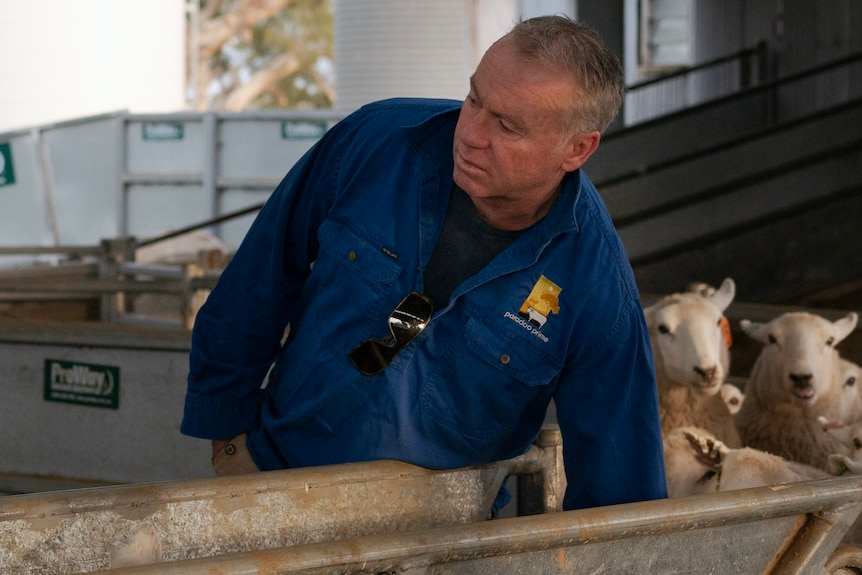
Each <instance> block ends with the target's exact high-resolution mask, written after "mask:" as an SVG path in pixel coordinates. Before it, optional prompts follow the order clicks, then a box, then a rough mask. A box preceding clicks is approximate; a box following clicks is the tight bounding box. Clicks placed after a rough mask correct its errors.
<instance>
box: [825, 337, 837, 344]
mask: <svg viewBox="0 0 862 575" xmlns="http://www.w3.org/2000/svg"><path fill="white" fill-rule="evenodd" d="M833 343H835V338H834V337H831V336H830V337H829V339H827V340H826V345H828V346H831V345H832V344H833Z"/></svg>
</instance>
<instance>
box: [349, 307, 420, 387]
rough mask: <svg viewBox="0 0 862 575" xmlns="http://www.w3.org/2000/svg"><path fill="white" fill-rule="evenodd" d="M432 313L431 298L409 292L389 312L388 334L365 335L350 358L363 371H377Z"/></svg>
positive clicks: (413, 336) (383, 366)
mask: <svg viewBox="0 0 862 575" xmlns="http://www.w3.org/2000/svg"><path fill="white" fill-rule="evenodd" d="M433 314H434V302H432V301H431V298H429V297H428V296H426V295H424V294H421V293H419V292H417V291H412V292H410V293H409V294H407V297H405V298H404V299H403V300H401V303H399V304H398V305H397V306H395V309H394V310H392V313H391V314H389V320H388V322H389V335H388V336H387V337H386V338H384V339H366V340H365V341H363V342H362V343H360V344H359V345H357V346H356V347H355V348H354V349H353V351H351V352H350V361H351V362H353V365H354V366H356V369H358V370H359V373H361V374H362V375H375V374H378V373H380V372H381V371H383V370H384V369H386V366H387V365H389V364H390V363H392V360H393V359H395V355H396V354H397V353H398V352H399V351H401V348H403V347H404V346H406V345H407V344H408V343H410V342H411V341H413V338H415V337H416V336H417V335H419V332H421V331H422V330H423V329H425V326H426V325H428V322H429V321H431V316H432V315H433Z"/></svg>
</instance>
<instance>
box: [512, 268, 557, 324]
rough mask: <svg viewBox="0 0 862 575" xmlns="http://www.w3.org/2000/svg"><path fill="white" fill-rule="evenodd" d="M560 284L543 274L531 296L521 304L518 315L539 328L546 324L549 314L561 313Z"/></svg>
mask: <svg viewBox="0 0 862 575" xmlns="http://www.w3.org/2000/svg"><path fill="white" fill-rule="evenodd" d="M561 291H563V290H562V289H561V288H560V286H558V285H557V284H555V283H554V282H552V281H551V280H549V279H548V278H546V277H545V276H542V277H540V278H539V281H537V282H536V285H534V286H533V290H532V291H531V292H530V296H529V297H528V298H527V299H526V300H525V301H524V303H523V304H522V305H521V309H519V310H518V315H520V316H521V317H523V318H524V319H526V320H527V321H529V322H530V323H531V324H533V325H535V326H536V327H538V328H541V327H542V326H544V325H545V322H546V321H548V316H549V315H551V314H552V313H560V292H561Z"/></svg>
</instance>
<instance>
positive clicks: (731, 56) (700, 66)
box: [626, 42, 766, 93]
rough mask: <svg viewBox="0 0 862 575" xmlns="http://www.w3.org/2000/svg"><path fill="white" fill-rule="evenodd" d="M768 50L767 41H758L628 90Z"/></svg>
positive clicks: (643, 82) (638, 83) (631, 86)
mask: <svg viewBox="0 0 862 575" xmlns="http://www.w3.org/2000/svg"><path fill="white" fill-rule="evenodd" d="M765 50H766V42H758V43H757V45H755V46H752V47H750V48H743V49H742V50H739V51H738V52H734V53H732V54H727V55H725V56H719V57H718V58H714V59H712V60H707V61H705V62H701V63H700V64H695V65H694V66H688V67H686V68H683V69H681V70H675V71H673V72H669V73H667V74H662V75H661V76H657V77H655V78H650V79H649V80H644V81H642V82H636V83H634V84H630V85H628V86H626V92H627V93H628V92H631V91H634V90H639V89H641V88H646V87H647V86H651V85H653V84H660V83H662V82H666V81H668V80H673V79H674V78H680V77H684V76H688V75H689V74H691V73H693V72H699V71H701V70H706V69H708V68H713V67H715V66H718V65H720V64H725V63H727V62H733V61H735V60H739V61H740V62H742V61H743V58H746V57H748V56H756V55H761V54H763V53H764V52H765Z"/></svg>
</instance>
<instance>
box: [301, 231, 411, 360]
mask: <svg viewBox="0 0 862 575" xmlns="http://www.w3.org/2000/svg"><path fill="white" fill-rule="evenodd" d="M318 239H319V240H320V251H319V252H318V254H317V259H316V261H315V263H314V268H313V269H312V272H311V275H310V276H309V282H308V283H307V284H306V289H308V290H311V292H312V293H309V294H308V297H309V298H310V299H311V300H313V301H314V305H315V309H316V310H320V313H319V314H318V316H319V318H323V317H325V318H326V322H325V324H322V325H318V326H317V328H316V329H317V330H319V333H321V334H323V336H324V338H325V339H326V341H327V343H328V344H329V345H330V346H331V347H332V348H333V350H335V351H337V352H338V353H339V354H340V355H339V356H341V355H343V356H344V357H347V355H346V354H347V353H348V352H349V351H350V349H351V348H352V347H353V346H355V345H357V344H358V343H359V342H360V341H362V340H363V339H366V338H368V337H382V336H384V335H386V334H385V329H386V322H385V320H382V319H380V318H381V316H385V315H386V313H388V312H389V311H390V309H389V308H391V307H392V306H391V303H388V302H391V300H392V297H390V294H391V292H392V290H393V289H394V287H395V286H396V285H397V280H398V278H399V276H400V275H401V273H402V271H403V270H402V267H401V265H400V264H399V263H398V262H397V261H396V260H395V259H393V258H392V257H390V256H388V255H386V254H385V253H384V252H383V251H382V249H381V247H380V246H378V245H375V243H374V242H373V241H371V240H370V239H367V238H365V237H362V236H361V235H360V234H359V233H357V232H356V231H354V230H353V229H352V228H350V227H348V226H346V225H344V224H342V223H341V222H338V221H332V220H328V221H326V222H324V223H323V224H322V225H321V227H320V229H319V230H318ZM375 330H376V331H378V332H380V331H381V330H382V333H376V334H375V333H374V332H375Z"/></svg>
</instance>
